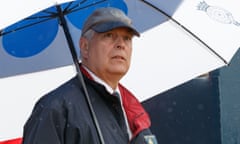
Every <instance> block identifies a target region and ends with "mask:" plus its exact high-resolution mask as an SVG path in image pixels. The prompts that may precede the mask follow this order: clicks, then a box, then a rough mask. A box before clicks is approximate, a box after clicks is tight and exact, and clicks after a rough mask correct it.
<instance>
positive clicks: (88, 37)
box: [82, 29, 95, 40]
mask: <svg viewBox="0 0 240 144" xmlns="http://www.w3.org/2000/svg"><path fill="white" fill-rule="evenodd" d="M94 33H95V31H94V30H92V29H89V30H88V31H86V32H85V33H84V34H83V35H82V37H85V38H86V39H87V40H90V39H91V38H92V37H93V35H94Z"/></svg>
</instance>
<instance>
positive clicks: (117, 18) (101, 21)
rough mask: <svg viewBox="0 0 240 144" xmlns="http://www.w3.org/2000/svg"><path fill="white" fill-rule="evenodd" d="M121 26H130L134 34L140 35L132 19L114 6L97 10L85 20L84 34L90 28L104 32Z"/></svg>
mask: <svg viewBox="0 0 240 144" xmlns="http://www.w3.org/2000/svg"><path fill="white" fill-rule="evenodd" d="M119 27H126V28H129V29H131V30H132V32H133V34H134V35H136V36H138V37H139V36H140V33H139V32H138V31H137V30H136V29H135V28H134V27H133V25H132V20H131V19H130V18H129V17H128V16H127V15H125V13H124V12H123V11H121V10H120V9H117V8H112V7H105V8H99V9H97V10H95V11H94V12H93V13H92V14H91V15H90V16H89V17H88V18H87V20H86V21H85V23H84V25H83V29H82V35H83V34H84V33H85V32H86V31H88V30H89V29H93V30H94V31H96V32H98V33H103V32H107V31H110V30H112V29H115V28H119Z"/></svg>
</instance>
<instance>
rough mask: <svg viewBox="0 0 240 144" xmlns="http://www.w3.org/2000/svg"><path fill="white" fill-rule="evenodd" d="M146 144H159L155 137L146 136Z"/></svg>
mask: <svg viewBox="0 0 240 144" xmlns="http://www.w3.org/2000/svg"><path fill="white" fill-rule="evenodd" d="M144 139H145V143H146V144H157V139H156V137H155V135H146V136H144Z"/></svg>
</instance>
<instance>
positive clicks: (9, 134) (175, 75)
mask: <svg viewBox="0 0 240 144" xmlns="http://www.w3.org/2000/svg"><path fill="white" fill-rule="evenodd" d="M90 1H91V0H87V1H86V3H88V2H90ZM105 1H106V3H105V4H103V5H100V6H98V5H94V6H95V8H96V7H101V6H114V7H118V8H121V9H123V10H124V11H125V12H126V13H127V14H128V16H129V17H131V18H132V19H133V24H134V25H135V27H136V28H137V29H138V30H139V31H140V32H141V37H140V38H136V39H134V42H133V56H132V63H131V68H130V70H129V72H128V73H127V75H126V76H125V77H124V78H123V79H122V81H121V82H122V83H123V85H125V86H126V87H128V88H129V89H130V90H132V92H133V93H134V94H135V95H136V96H137V97H138V98H139V100H140V101H144V100H147V99H149V98H151V97H153V96H155V95H157V94H159V93H161V92H164V91H166V90H168V89H171V88H173V87H175V86H177V85H179V84H182V83H184V82H187V81H188V80H190V79H192V78H195V77H197V76H199V75H201V74H204V73H207V72H209V71H212V70H215V69H217V68H220V67H222V66H224V65H227V64H228V63H229V62H230V60H231V58H232V57H233V55H234V54H235V52H236V51H237V50H238V48H239V46H240V41H239V40H238V38H239V37H240V26H239V23H238V20H239V21H240V16H239V13H240V10H239V8H238V5H239V3H240V2H238V1H236V0H230V1H228V2H226V1H223V0H220V1H219V0H208V1H205V2H204V1H200V0H192V1H187V0H174V1H171V2H166V1H163V0H147V1H144V0H118V1H116V0H115V1H114V0H109V1H107V0H105ZM26 2H27V0H26ZM42 2H43V1H42ZM79 2H80V1H79ZM93 2H94V3H96V0H94V1H93ZM43 3H44V2H43ZM0 5H1V2H0ZM46 5H48V6H46V8H47V7H49V1H47V2H46ZM52 5H54V4H52ZM36 6H37V4H36ZM94 6H92V7H94ZM153 6H154V7H153ZM26 7H28V5H26ZM40 9H41V10H42V9H44V8H43V7H41V8H40ZM40 9H39V10H40ZM93 9H94V8H92V9H91V8H86V9H83V12H84V14H85V15H84V14H82V15H83V16H82V17H83V18H80V17H81V15H78V17H75V18H71V17H67V20H68V27H69V29H70V32H71V35H72V38H73V42H74V45H75V48H76V51H79V50H78V49H79V48H78V39H79V37H80V33H81V27H78V26H76V25H75V24H74V23H73V21H74V20H76V19H77V21H80V20H84V17H86V15H87V14H89V13H90V12H91V11H92V10H93ZM84 10H85V11H84ZM0 11H1V9H0ZM162 11H163V12H164V13H165V14H164V13H162ZM86 13H87V14H86ZM31 14H32V13H31ZM31 14H29V15H31ZM230 14H231V15H230ZM78 18H79V19H78ZM21 19H22V18H21ZM0 23H1V22H0ZM178 23H180V24H181V25H179V24H178ZM9 24H11V22H10V23H9ZM0 26H1V25H0ZM6 26H7V24H3V25H2V26H1V27H6ZM1 27H0V29H1ZM45 29H47V30H50V29H51V27H45ZM192 34H194V35H192ZM6 35H7V34H6ZM63 35H64V32H63V30H62V29H61V28H59V29H58V30H57V34H56V36H55V37H54V39H53V40H52V41H51V44H49V45H48V46H47V48H45V49H41V51H38V52H31V51H30V53H28V55H24V54H23V53H21V52H20V53H18V51H17V49H14V48H13V49H10V48H7V47H6V43H5V44H4V35H3V36H2V37H1V38H0V43H1V45H0V87H1V89H2V90H1V92H0V95H1V99H3V100H1V101H0V106H1V110H0V112H1V114H2V113H3V114H4V116H3V118H1V119H2V122H1V124H0V127H1V131H4V133H2V132H1V134H0V141H1V140H6V139H11V138H15V137H21V134H22V128H23V124H24V122H25V121H26V119H27V117H28V115H29V114H30V112H31V110H32V108H33V105H34V103H35V102H36V100H37V99H38V98H39V97H40V96H42V95H43V94H45V93H47V92H49V91H50V90H52V89H54V88H56V87H57V86H59V85H60V84H62V83H63V82H64V81H67V80H68V79H70V78H71V77H72V76H74V75H75V74H76V72H75V70H74V66H73V61H72V58H71V54H70V52H69V50H68V48H67V47H68V44H67V42H66V40H65V37H63ZM196 37H197V38H196ZM40 38H41V37H40ZM199 40H200V41H199ZM30 41H31V40H29V41H28V42H30ZM203 42H204V43H203ZM8 43H9V42H8ZM38 45H40V41H39V44H38ZM38 45H37V46H38ZM32 47H34V46H32ZM209 48H210V49H209ZM213 50H214V52H213ZM215 53H218V54H217V55H216V54H215ZM218 55H219V56H220V57H221V58H219V56H218ZM223 59H224V60H223ZM49 69H50V70H49ZM16 101H17V102H16ZM13 105H14V106H13ZM2 129H3V130H2Z"/></svg>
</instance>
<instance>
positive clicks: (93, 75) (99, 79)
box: [83, 65, 121, 95]
mask: <svg viewBox="0 0 240 144" xmlns="http://www.w3.org/2000/svg"><path fill="white" fill-rule="evenodd" d="M83 68H84V69H85V70H86V71H87V72H88V73H89V74H90V75H91V77H92V78H93V80H94V81H95V82H97V83H99V84H101V85H103V86H104V87H105V88H106V90H107V91H108V92H109V93H110V94H113V92H118V93H119V94H120V91H119V88H118V87H117V88H116V90H113V89H112V88H111V87H110V86H109V85H108V84H107V83H106V82H104V81H103V80H102V79H101V78H99V77H98V76H96V75H95V74H94V73H93V72H92V71H91V70H89V69H88V68H87V67H86V66H84V65H83ZM120 95H121V94H120Z"/></svg>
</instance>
